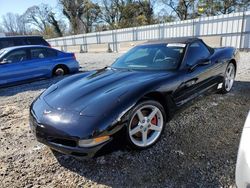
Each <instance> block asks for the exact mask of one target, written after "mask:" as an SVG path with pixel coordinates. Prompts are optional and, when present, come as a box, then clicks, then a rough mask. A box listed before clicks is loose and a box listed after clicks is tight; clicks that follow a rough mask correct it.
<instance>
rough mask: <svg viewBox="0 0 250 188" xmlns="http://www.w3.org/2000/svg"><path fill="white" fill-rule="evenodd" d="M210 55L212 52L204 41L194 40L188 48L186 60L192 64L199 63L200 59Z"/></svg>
mask: <svg viewBox="0 0 250 188" xmlns="http://www.w3.org/2000/svg"><path fill="white" fill-rule="evenodd" d="M209 55H210V52H209V50H208V49H207V47H206V46H205V45H204V44H203V43H201V42H194V43H192V44H191V45H190V46H189V48H188V52H187V58H186V62H187V64H188V65H190V66H192V65H195V64H196V63H198V61H199V60H201V59H205V58H208V57H209Z"/></svg>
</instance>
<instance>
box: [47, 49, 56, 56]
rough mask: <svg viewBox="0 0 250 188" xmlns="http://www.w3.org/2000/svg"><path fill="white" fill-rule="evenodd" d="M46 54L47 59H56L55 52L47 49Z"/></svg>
mask: <svg viewBox="0 0 250 188" xmlns="http://www.w3.org/2000/svg"><path fill="white" fill-rule="evenodd" d="M47 54H48V57H56V56H57V51H55V50H50V49H47Z"/></svg>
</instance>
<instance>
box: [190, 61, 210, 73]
mask: <svg viewBox="0 0 250 188" xmlns="http://www.w3.org/2000/svg"><path fill="white" fill-rule="evenodd" d="M209 64H211V60H210V59H201V60H200V61H198V62H197V63H196V64H194V65H192V66H190V67H189V68H188V70H189V72H193V71H194V70H195V69H196V68H197V67H200V66H204V65H209Z"/></svg>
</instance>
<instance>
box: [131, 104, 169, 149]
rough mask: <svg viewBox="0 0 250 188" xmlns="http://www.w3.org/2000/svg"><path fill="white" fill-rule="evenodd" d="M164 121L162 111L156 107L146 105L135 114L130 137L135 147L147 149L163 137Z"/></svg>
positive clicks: (132, 119)
mask: <svg viewBox="0 0 250 188" xmlns="http://www.w3.org/2000/svg"><path fill="white" fill-rule="evenodd" d="M163 125H164V119H163V114H162V112H161V110H160V109H159V108H158V107H156V106H154V105H144V106H142V107H141V108H139V109H138V110H136V111H135V113H134V114H133V116H132V118H131V121H130V124H129V137H130V140H131V141H132V142H133V144H134V145H136V146H138V147H147V146H150V145H152V144H153V143H154V142H155V141H156V140H157V139H158V138H159V137H160V135H161V132H162V130H163Z"/></svg>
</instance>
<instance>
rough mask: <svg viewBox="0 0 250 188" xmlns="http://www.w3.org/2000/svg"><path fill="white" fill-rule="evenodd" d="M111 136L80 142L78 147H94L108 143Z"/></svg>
mask: <svg viewBox="0 0 250 188" xmlns="http://www.w3.org/2000/svg"><path fill="white" fill-rule="evenodd" d="M109 138H110V136H101V137H97V138H93V139H86V140H79V141H78V146H80V147H93V146H96V145H98V144H101V143H103V142H106V141H108V140H109Z"/></svg>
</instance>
